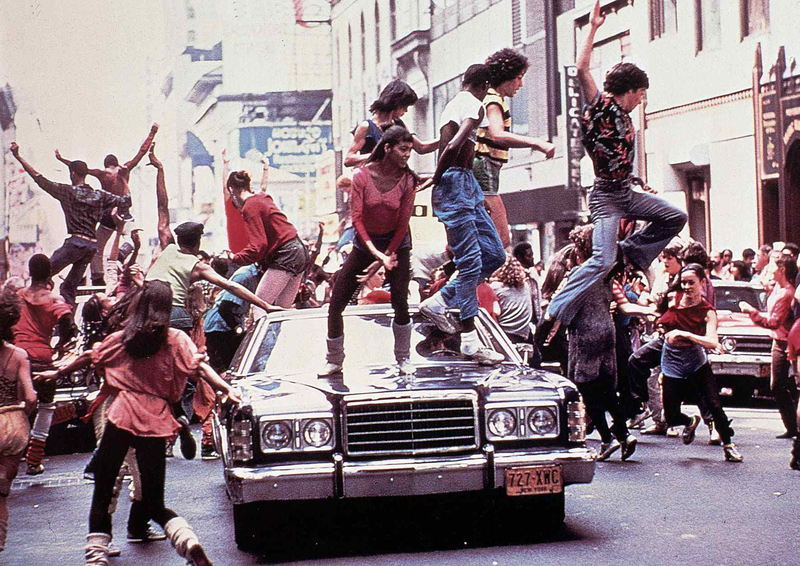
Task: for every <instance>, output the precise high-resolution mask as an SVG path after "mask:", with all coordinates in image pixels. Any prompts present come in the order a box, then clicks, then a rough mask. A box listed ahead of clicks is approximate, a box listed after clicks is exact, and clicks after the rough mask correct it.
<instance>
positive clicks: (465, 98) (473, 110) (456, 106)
mask: <svg viewBox="0 0 800 566" xmlns="http://www.w3.org/2000/svg"><path fill="white" fill-rule="evenodd" d="M481 108H483V103H482V102H481V101H480V100H478V99H477V98H475V97H474V96H473V95H472V93H471V92H469V91H466V90H462V91H461V92H459V93H458V94H457V95H455V97H454V98H453V100H451V101H450V102H448V103H447V106H445V108H444V112H442V120H441V126H439V130H440V131H441V129H442V128H443V127H445V126H446V125H447V124H449V123H450V122H455V123H456V124H457V125H458V126H461V123H462V122H463V121H464V120H467V119H468V118H472V119H474V120H479V119H480V112H481ZM475 127H476V128H477V124H476V125H475Z"/></svg>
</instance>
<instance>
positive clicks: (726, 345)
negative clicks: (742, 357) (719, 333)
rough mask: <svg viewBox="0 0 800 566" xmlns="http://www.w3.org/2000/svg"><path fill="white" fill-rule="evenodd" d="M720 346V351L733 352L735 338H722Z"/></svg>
mask: <svg viewBox="0 0 800 566" xmlns="http://www.w3.org/2000/svg"><path fill="white" fill-rule="evenodd" d="M721 344H722V349H723V350H725V351H726V352H727V353H730V352H733V351H734V350H735V349H736V338H731V337H730V336H729V337H727V338H723V339H722V342H721Z"/></svg>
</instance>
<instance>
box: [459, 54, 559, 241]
mask: <svg viewBox="0 0 800 566" xmlns="http://www.w3.org/2000/svg"><path fill="white" fill-rule="evenodd" d="M486 66H487V67H489V72H490V73H491V75H492V78H491V81H490V85H491V88H490V89H489V92H488V94H487V95H486V96H485V97H484V99H483V107H484V109H485V116H484V118H483V121H482V122H481V124H480V127H479V128H478V140H477V143H476V145H475V161H474V163H473V171H474V172H475V178H476V179H477V180H478V184H480V186H481V189H483V196H484V198H485V199H486V207H487V208H488V209H489V214H490V215H491V217H492V221H493V222H494V225H495V227H496V228H497V233H498V235H499V236H500V240H501V241H502V242H503V246H504V247H506V248H508V247H510V246H511V234H510V233H509V230H508V216H507V214H506V207H505V206H504V205H503V201H502V199H501V198H500V194H499V188H500V168H501V167H503V164H504V163H507V162H508V150H509V149H510V148H512V147H521V148H526V147H527V148H530V149H533V150H535V151H540V152H542V153H544V155H545V157H546V158H547V159H551V158H552V157H553V155H555V152H556V146H555V145H553V144H552V143H550V142H548V141H546V140H540V139H539V138H532V137H528V136H522V135H520V134H515V133H513V132H512V131H511V109H510V108H509V106H508V103H507V102H506V100H505V99H506V98H511V97H513V96H514V95H515V94H516V93H517V91H518V90H519V89H520V88H522V79H523V78H524V77H525V73H527V72H528V67H529V66H530V61H528V58H527V57H525V56H524V55H522V54H521V53H519V52H517V51H514V50H513V49H508V48H506V49H501V50H500V51H498V52H496V53H493V54H492V55H490V56H489V58H488V59H486Z"/></svg>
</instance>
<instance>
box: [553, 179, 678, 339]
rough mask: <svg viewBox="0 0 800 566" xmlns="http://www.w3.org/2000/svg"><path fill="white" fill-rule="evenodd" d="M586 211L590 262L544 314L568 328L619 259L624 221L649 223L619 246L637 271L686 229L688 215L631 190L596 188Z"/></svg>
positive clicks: (574, 276)
mask: <svg viewBox="0 0 800 566" xmlns="http://www.w3.org/2000/svg"><path fill="white" fill-rule="evenodd" d="M589 211H590V212H591V214H592V222H593V223H594V234H593V235H592V257H590V258H589V259H588V260H586V261H585V262H584V263H583V264H582V265H581V266H580V267H578V268H577V269H576V270H574V271H573V273H572V275H570V278H569V281H567V284H566V285H565V286H564V289H563V290H562V291H561V292H560V293H559V294H558V295H556V296H555V297H553V300H552V301H551V302H550V307H549V308H548V312H549V313H550V316H551V317H552V318H555V319H558V320H560V321H561V323H562V324H569V323H570V322H571V321H572V318H573V317H574V316H575V314H576V313H577V312H578V311H579V310H580V308H581V305H582V303H583V295H584V292H585V291H586V290H587V289H589V287H591V286H592V285H593V284H594V283H596V282H597V281H599V280H601V279H602V278H603V277H605V276H606V275H607V274H608V273H609V272H610V271H611V269H612V268H613V267H614V263H615V262H616V259H617V233H618V231H619V221H620V219H622V218H627V219H630V220H646V221H648V222H649V224H647V225H646V226H645V227H644V228H642V229H641V230H637V231H636V232H634V233H633V234H631V235H630V236H629V237H628V238H626V239H625V240H623V241H621V242H619V247H620V248H621V249H622V253H623V254H624V255H625V257H627V258H628V260H629V261H630V262H631V263H632V264H634V265H635V266H637V267H639V268H641V269H647V267H648V266H649V265H650V264H651V263H652V261H653V260H654V259H656V257H658V254H660V253H661V250H663V249H664V247H666V245H667V244H668V243H669V241H670V240H671V239H672V238H674V237H675V236H677V235H678V233H679V232H680V231H681V229H683V226H684V225H685V224H686V218H687V217H686V213H685V212H683V211H682V210H680V209H678V208H676V207H675V206H673V205H671V204H670V203H668V202H667V201H665V200H662V199H660V198H658V197H655V196H653V195H650V194H647V193H640V192H635V191H633V190H631V188H630V186H629V185H625V186H624V187H622V186H621V187H620V188H619V189H618V190H616V191H612V190H601V189H598V188H595V189H594V190H593V191H592V192H591V194H590V195H589Z"/></svg>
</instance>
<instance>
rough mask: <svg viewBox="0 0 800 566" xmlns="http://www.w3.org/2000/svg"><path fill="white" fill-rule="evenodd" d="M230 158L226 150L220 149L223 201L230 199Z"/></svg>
mask: <svg viewBox="0 0 800 566" xmlns="http://www.w3.org/2000/svg"><path fill="white" fill-rule="evenodd" d="M230 162H231V160H230V159H228V150H226V149H223V150H222V198H223V200H224V201H225V202H228V201H229V200H231V194H230V193H229V192H228V175H230V173H231V168H230Z"/></svg>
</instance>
